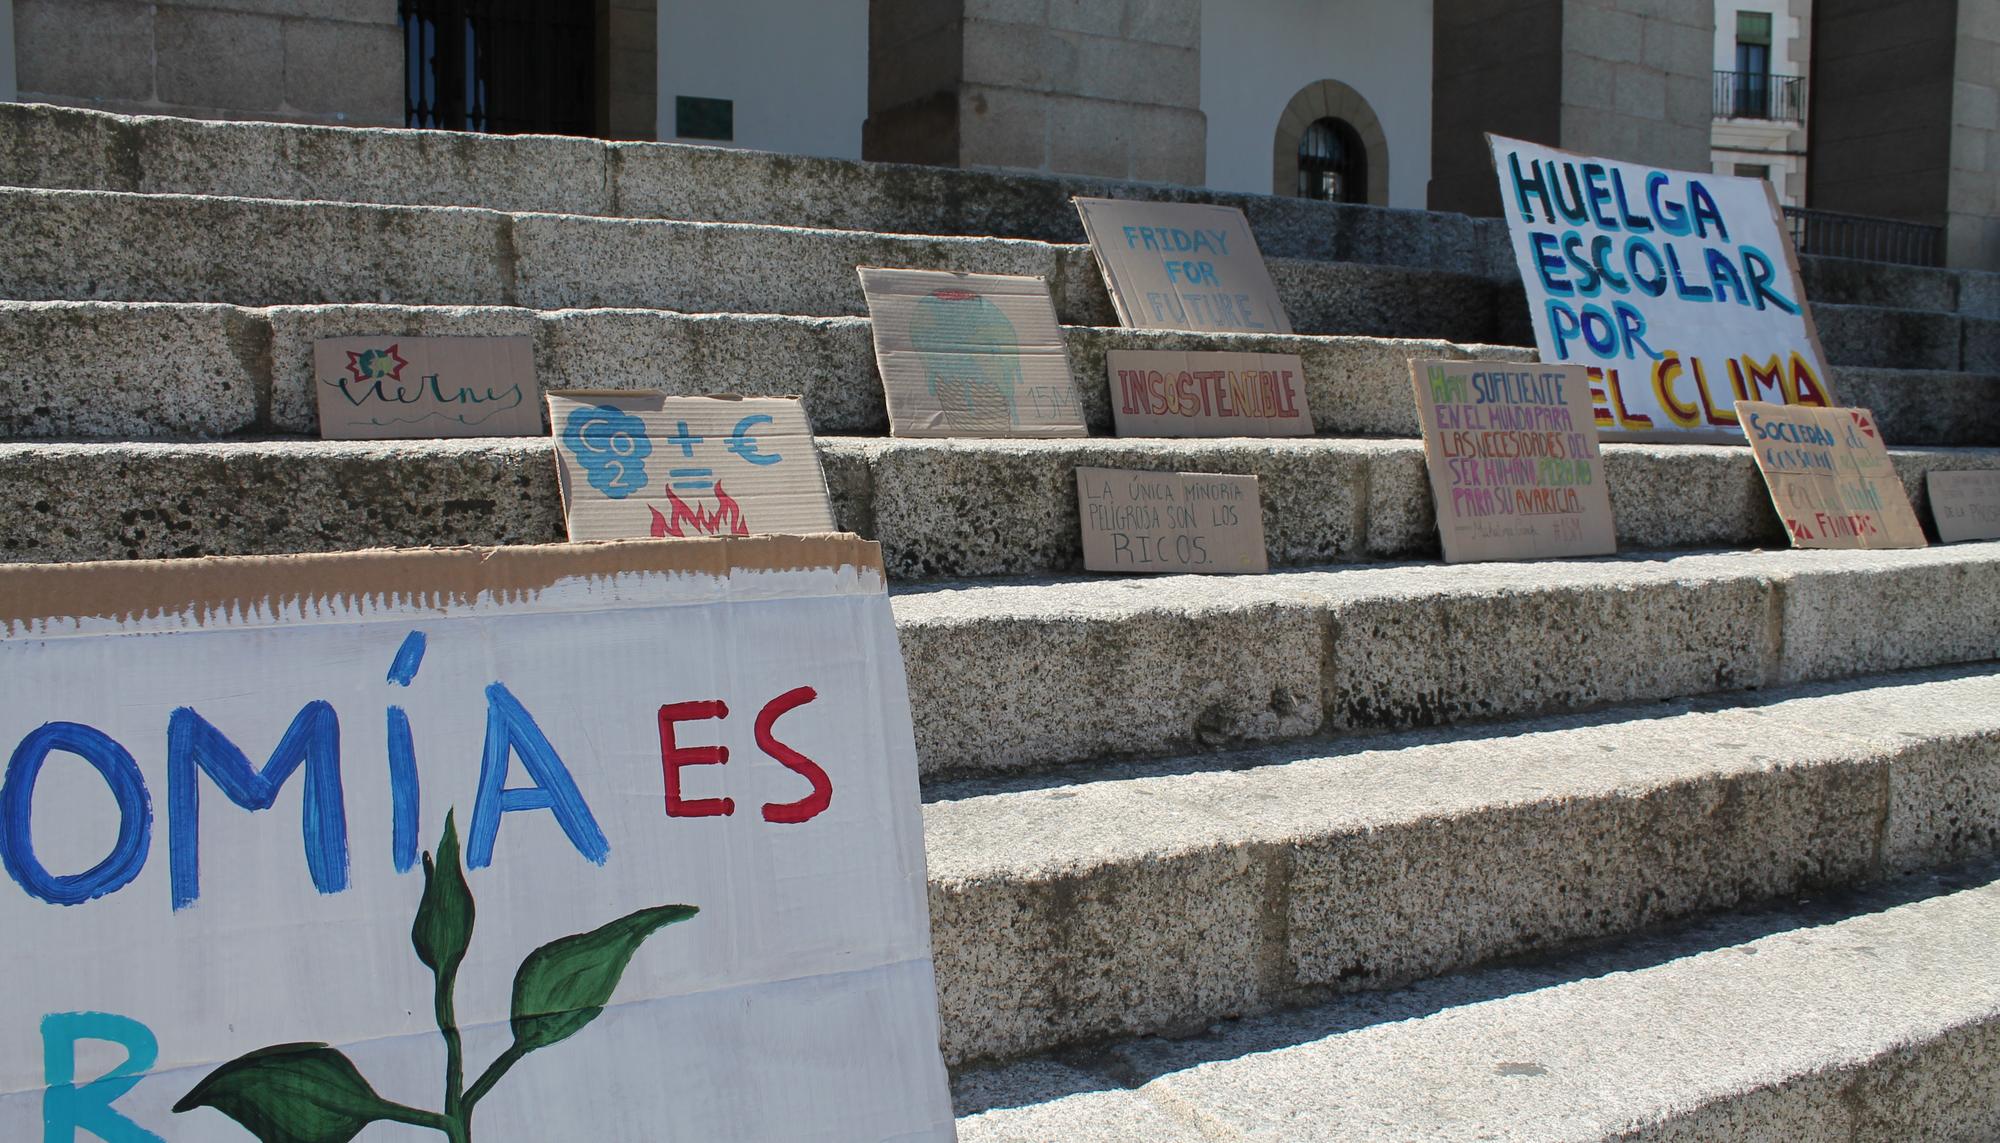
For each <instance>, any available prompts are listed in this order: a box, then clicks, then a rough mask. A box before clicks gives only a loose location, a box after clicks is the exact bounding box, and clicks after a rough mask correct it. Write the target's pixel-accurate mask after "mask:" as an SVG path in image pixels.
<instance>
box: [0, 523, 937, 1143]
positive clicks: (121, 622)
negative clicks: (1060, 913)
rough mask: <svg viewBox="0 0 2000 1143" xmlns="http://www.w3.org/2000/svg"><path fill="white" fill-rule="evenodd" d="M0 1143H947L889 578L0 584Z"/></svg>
mask: <svg viewBox="0 0 2000 1143" xmlns="http://www.w3.org/2000/svg"><path fill="white" fill-rule="evenodd" d="M0 677H4V678H6V679H7V680H8V685H7V686H6V687H5V688H4V690H0V750H5V751H6V752H7V753H8V754H9V755H10V756H11V759H12V761H11V763H10V764H9V766H8V769H7V771H6V776H5V779H4V785H0V823H4V824H0V853H3V854H4V856H5V858H6V860H5V863H4V873H0V932H5V933H6V934H7V938H6V949H7V951H6V963H7V968H8V973H9V978H10V980H11V982H12V983H11V985H10V986H9V987H8V988H6V989H0V1139H7V1140H10V1141H25V1140H40V1139H62V1140H70V1139H76V1140H84V1139H90V1140H98V1139H103V1140H128V1141H133V1143H137V1141H140V1140H164V1141H167V1143H196V1141H200V1143H235V1141H238V1140H241V1141H242V1143H253V1141H254V1140H258V1139H261V1140H266V1141H270V1140H285V1141H311V1140H346V1139H355V1138H359V1139H363V1140H382V1141H384V1143H387V1141H390V1140H406V1139H407V1140H413V1141H414V1140H439V1141H440V1143H442V1141H443V1140H447V1139H461V1140H462V1139H472V1138H476V1139H478V1140H480V1141H481V1143H544V1141H547V1140H556V1139H565V1140H567V1139H575V1140H585V1139H590V1140H600V1139H601V1140H612V1139H701V1140H733V1141H739V1143H762V1141H765V1140H772V1139H814V1140H825V1141H828V1143H835V1141H846V1140H855V1139H913V1140H938V1141H943V1140H949V1139H951V1138H952V1120H951V1106H950V1103H949V1100H948V1097H947V1093H946V1087H945V1072H944V1066H943V1061H942V1060H941V1059H940V1057H939V1054H938V1049H937V1036H938V1020H937V1015H936V1012H937V1009H936V998H935V990H934V986H933V983H932V969H931V957H930V951H929V939H930V930H929V925H928V922H927V918H926V915H925V911H926V890H925V876H924V851H923V824H922V821H921V819H920V816H919V806H918V792H917V760H916V751H915V745H914V742H913V740H912V735H911V729H910V708H909V702H908V699H907V698H906V697H905V690H904V680H903V667H902V660H901V657H900V656H899V655H898V653H897V649H896V630H895V626H894V622H893V618H892V616H891V614H890V610H889V601H888V599H887V597H886V596H885V594H884V591H883V577H882V572H881V567H880V563H879V550H878V549H877V548H876V546H875V545H873V544H870V543H864V542H862V541H859V540H856V539H854V538H853V537H846V536H839V537H835V536H823V537H811V538H807V539H799V538H793V537H784V538H768V539H753V540H735V541H721V540H701V541H694V542H691V543H687V544H664V543H659V542H657V541H651V540H641V541H630V542H624V543H615V544H604V545H553V546H545V547H517V548H496V549H470V548H461V549H435V550H429V551H411V552H368V553H361V554H343V555H328V556H300V557H283V558H257V559H223V560H180V561H173V562H171V563H169V562H132V563H115V564H113V563H104V564H77V565H43V566H25V565H16V566H12V567H4V568H0Z"/></svg>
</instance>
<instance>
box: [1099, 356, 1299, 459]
mask: <svg viewBox="0 0 2000 1143" xmlns="http://www.w3.org/2000/svg"><path fill="white" fill-rule="evenodd" d="M1105 367H1106V371H1107V372H1108V373H1109V374H1110V378H1111V415H1112V419H1113V420H1114V421H1115V422H1116V423H1117V425H1118V435H1119V436H1121V437H1309V436H1311V435H1312V432H1313V423H1312V414H1311V413H1310V412H1308V411H1307V410H1306V371H1305V365H1304V363H1303V362H1301V361H1300V360H1299V358H1298V355H1297V354H1295V353H1223V352H1213V353H1182V352H1179V351H1176V350H1163V349H1114V350H1112V351H1111V352H1110V353H1108V354H1106V366H1105Z"/></svg>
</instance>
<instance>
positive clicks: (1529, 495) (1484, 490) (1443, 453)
mask: <svg viewBox="0 0 2000 1143" xmlns="http://www.w3.org/2000/svg"><path fill="white" fill-rule="evenodd" d="M1410 380H1411V381H1412V382H1413V383H1414V385H1415V386H1416V399H1417V418H1418V420H1419V421H1420V422H1421V423H1422V425H1423V430H1424V462H1425V464H1426V466H1427V467H1428V468H1429V469H1430V477H1431V499H1432V501H1433V502H1434V503H1435V504H1436V505H1437V520H1438V534H1439V536H1440V537H1441V538H1442V539H1443V541H1444V558H1445V562H1446V563H1454V564H1455V563H1466V562H1469V561H1476V560H1540V559H1552V558H1557V557H1562V556H1602V555H1610V554H1611V553H1613V552H1615V551H1617V550H1618V539H1617V528H1616V527H1615V526H1614V524H1613V521H1612V518H1611V495H1610V491H1609V490H1608V489H1607V488H1606V486H1605V483H1604V462H1603V460H1602V458H1601V457H1600V456H1599V455H1598V449H1597V426H1596V424H1595V423H1594V422H1593V421H1592V418H1591V411H1590V410H1591V404H1590V379H1589V378H1588V377H1587V376H1585V374H1584V371H1583V370H1582V369H1581V368H1578V367H1576V366H1564V365H1534V364H1522V363H1520V362H1512V361H1412V362H1410Z"/></svg>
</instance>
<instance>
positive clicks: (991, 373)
mask: <svg viewBox="0 0 2000 1143" xmlns="http://www.w3.org/2000/svg"><path fill="white" fill-rule="evenodd" d="M859 269H860V272H861V292H862V293H863V294H864V295H866V296H867V298H868V316H869V319H870V324H871V325H872V326H873V327H874V335H875V361H876V364H877V365H878V366H879V367H880V368H881V371H882V391H883V395H884V396H885V397H886V398H887V399H888V403H889V432H890V434H891V435H892V436H899V437H1081V436H1088V435H1089V432H1090V430H1089V429H1088V428H1086V427H1085V426H1084V423H1083V405H1082V403H1081V402H1080V401H1079V400H1078V399H1077V394H1076V382H1075V381H1073V380H1071V379H1070V375H1069V354H1068V351H1067V350H1066V349H1065V347H1064V344H1063V335H1062V328H1061V327H1060V326H1058V325H1057V324H1056V307H1055V303H1054V302H1052V301H1050V300H1049V284H1048V283H1047V282H1045V281H1043V280H1042V279H1040V278H1022V277H1009V276H1005V275H1000V274H951V273H945V272H942V271H937V270H884V269H879V268H877V267H874V266H862V267H860V268H859Z"/></svg>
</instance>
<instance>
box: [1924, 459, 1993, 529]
mask: <svg viewBox="0 0 2000 1143" xmlns="http://www.w3.org/2000/svg"><path fill="white" fill-rule="evenodd" d="M1924 485H1925V488H1926V490H1927V491H1929V493H1930V497H1931V518H1932V519H1934V520H1936V521H1937V532H1938V540H1939V542H1941V543H1946V544H1955V543H1957V542H1959V541H1960V540H2000V471H1985V472H1928V473H1925V474H1924Z"/></svg>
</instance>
